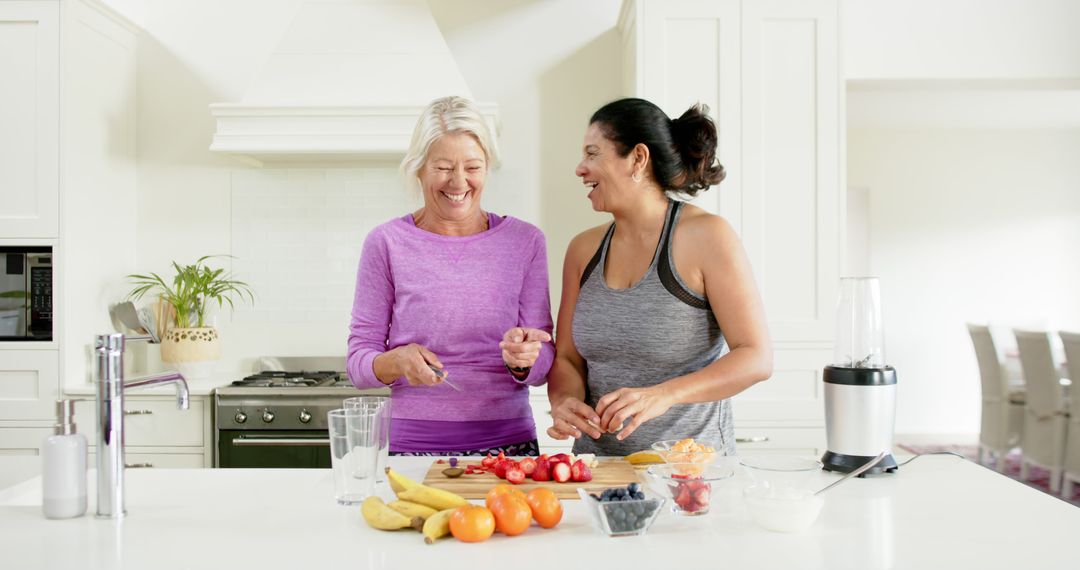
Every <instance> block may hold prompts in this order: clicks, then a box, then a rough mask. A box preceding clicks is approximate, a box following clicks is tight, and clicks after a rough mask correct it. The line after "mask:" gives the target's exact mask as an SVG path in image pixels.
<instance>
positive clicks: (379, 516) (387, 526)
mask: <svg viewBox="0 0 1080 570" xmlns="http://www.w3.org/2000/svg"><path fill="white" fill-rule="evenodd" d="M360 513H361V514H363V515H364V520H365V521H367V523H368V524H369V525H371V526H372V527H374V528H377V529H379V530H398V529H400V528H409V527H412V528H414V529H416V530H420V529H422V528H423V527H424V519H422V518H420V517H413V518H409V517H407V516H405V515H403V514H401V513H399V512H397V511H395V510H394V509H391V508H390V507H388V506H386V503H384V502H383V500H382V499H380V498H378V497H374V496H372V497H368V498H366V499H364V502H363V503H362V504H361V505H360Z"/></svg>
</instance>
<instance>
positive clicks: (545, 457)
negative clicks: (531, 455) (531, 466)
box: [536, 453, 548, 460]
mask: <svg viewBox="0 0 1080 570" xmlns="http://www.w3.org/2000/svg"><path fill="white" fill-rule="evenodd" d="M547 458H548V454H546V453H541V454H540V457H537V458H536V459H537V460H540V459H544V460H546V459H547Z"/></svg>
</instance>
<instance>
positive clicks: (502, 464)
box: [495, 459, 512, 479]
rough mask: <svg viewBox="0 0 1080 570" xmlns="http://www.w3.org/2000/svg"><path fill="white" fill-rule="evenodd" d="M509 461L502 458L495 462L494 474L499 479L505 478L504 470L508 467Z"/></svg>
mask: <svg viewBox="0 0 1080 570" xmlns="http://www.w3.org/2000/svg"><path fill="white" fill-rule="evenodd" d="M510 463H512V462H511V461H507V460H505V459H502V460H500V461H498V462H496V463H495V476H496V477H498V478H499V479H506V470H507V468H509V467H510Z"/></svg>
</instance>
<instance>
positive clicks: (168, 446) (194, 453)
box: [75, 395, 214, 468]
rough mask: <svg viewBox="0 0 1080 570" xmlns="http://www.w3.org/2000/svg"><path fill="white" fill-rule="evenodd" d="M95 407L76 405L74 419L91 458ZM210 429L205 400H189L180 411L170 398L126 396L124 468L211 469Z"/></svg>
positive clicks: (93, 448) (91, 405)
mask: <svg viewBox="0 0 1080 570" xmlns="http://www.w3.org/2000/svg"><path fill="white" fill-rule="evenodd" d="M94 405H95V402H94V401H93V400H85V401H80V402H76V403H75V418H76V421H78V422H79V425H80V427H79V431H80V432H82V433H84V434H86V437H87V439H88V441H89V443H90V453H91V455H93V454H94V452H95V449H96V441H97V426H96V424H95V420H94V418H96V417H97V415H96V412H95V410H94ZM210 426H211V421H210V405H209V397H207V396H192V397H191V399H190V402H189V407H188V409H186V410H179V409H177V408H176V397H175V396H172V395H168V396H165V395H162V396H157V395H154V396H145V395H138V396H136V395H125V396H124V464H125V465H127V466H128V467H129V468H149V467H211V466H212V465H213V457H214V455H213V441H214V438H213V434H212V433H211V432H210ZM91 461H93V460H91ZM91 465H93V463H91Z"/></svg>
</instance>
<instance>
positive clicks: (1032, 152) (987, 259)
mask: <svg viewBox="0 0 1080 570" xmlns="http://www.w3.org/2000/svg"><path fill="white" fill-rule="evenodd" d="M1076 156H1080V130H1053V131H1051V130H1029V131H1021V130H976V129H967V130H959V129H946V130H943V129H924V130H906V131H905V130H884V129H879V130H853V131H851V132H849V135H848V184H849V186H857V187H865V188H866V189H867V191H868V196H869V199H868V202H869V204H868V212H869V217H868V222H869V223H868V225H869V240H870V246H869V252H870V255H869V264H870V267H869V269H870V272H871V273H872V274H875V275H878V276H880V277H881V279H882V299H883V301H882V302H883V310H884V319H885V333H886V351H887V353H886V354H887V357H888V360H889V362H890V364H892V365H893V366H895V367H896V369H897V371H898V373H899V378H900V385H901V388H900V390H899V401H898V409H897V418H896V431H897V432H898V433H904V434H914V433H928V434H929V433H933V434H949V433H952V434H974V433H977V432H978V425H979V407H978V402H979V376H978V368H977V366H976V363H975V356H974V352H973V350H972V348H971V341H970V339H969V338H968V336H967V330H966V328H965V327H964V323H965V322H968V321H971V322H990V323H991V324H992V325H993V326H994V327H995V333H996V334H997V338H998V339H999V342H1000V343H1002V344H1006V345H1008V344H1015V341H1014V340H1012V339H1010V338H1009V333H1010V328H1011V327H1013V326H1026V327H1044V328H1047V329H1049V330H1059V329H1062V328H1068V329H1071V330H1080V296H1078V295H1077V294H1076V283H1077V282H1080V257H1078V256H1077V255H1076V245H1075V244H1077V243H1080V164H1078V163H1077V162H1076V160H1075V157H1076Z"/></svg>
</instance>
